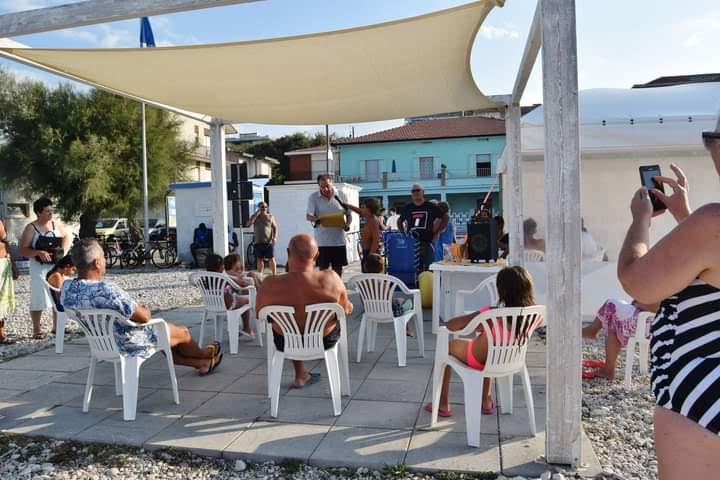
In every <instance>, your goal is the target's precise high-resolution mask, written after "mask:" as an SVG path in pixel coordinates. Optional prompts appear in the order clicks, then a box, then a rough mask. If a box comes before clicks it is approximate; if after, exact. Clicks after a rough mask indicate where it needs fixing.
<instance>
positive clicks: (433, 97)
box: [0, 0, 504, 124]
mask: <svg viewBox="0 0 720 480" xmlns="http://www.w3.org/2000/svg"><path fill="white" fill-rule="evenodd" d="M503 3H504V0H482V1H477V2H473V3H469V4H466V5H462V6H459V7H455V8H451V9H448V10H442V11H439V12H434V13H430V14H427V15H422V16H419V17H414V18H409V19H404V20H399V21H394V22H388V23H382V24H378V25H373V26H368V27H360V28H353V29H348V30H340V31H336V32H329V33H319V34H312V35H303V36H296V37H287V38H278V39H270V40H259V41H250V42H239V43H228V44H216V45H197V46H187V47H163V48H152V49H35V48H32V49H29V48H1V49H0V54H1V55H3V56H6V57H9V58H12V59H15V60H18V61H21V62H24V63H27V64H30V65H33V66H36V67H40V68H43V69H45V70H48V71H51V72H54V73H58V74H61V75H64V76H66V77H69V78H73V79H77V80H79V81H82V82H84V83H88V84H90V85H94V86H98V87H101V88H104V89H107V90H110V91H113V92H116V93H118V94H121V95H125V96H129V97H132V98H136V99H138V100H145V101H148V102H149V103H155V104H160V105H171V106H173V107H175V108H179V109H183V110H187V111H191V112H201V113H203V114H207V115H210V116H213V117H217V118H221V119H223V120H224V121H232V122H252V123H267V124H327V123H329V124H337V123H353V122H367V121H377V120H384V119H390V118H403V117H410V116H416V115H426V114H432V113H437V112H447V111H457V110H468V109H475V108H490V107H493V106H495V105H494V103H492V102H491V101H490V100H489V99H488V98H487V97H485V96H484V95H483V94H482V92H480V90H478V88H477V86H476V84H475V82H474V80H473V77H472V73H471V71H470V50H471V49H472V45H473V41H474V39H475V36H476V34H477V31H478V29H479V28H480V25H481V24H482V22H483V21H484V20H485V18H486V16H487V15H488V13H489V12H490V10H491V9H492V8H493V7H494V6H498V5H500V6H501V5H502V4H503Z"/></svg>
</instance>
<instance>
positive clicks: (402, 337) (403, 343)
mask: <svg viewBox="0 0 720 480" xmlns="http://www.w3.org/2000/svg"><path fill="white" fill-rule="evenodd" d="M393 326H394V327H395V347H396V348H397V357H398V367H405V366H407V335H406V334H405V321H404V320H402V319H400V318H396V319H395V320H394V321H393Z"/></svg>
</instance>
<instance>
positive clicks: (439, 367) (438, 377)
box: [430, 362, 445, 427]
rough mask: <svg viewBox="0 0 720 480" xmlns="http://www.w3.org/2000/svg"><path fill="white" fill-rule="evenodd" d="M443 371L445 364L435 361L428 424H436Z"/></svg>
mask: <svg viewBox="0 0 720 480" xmlns="http://www.w3.org/2000/svg"><path fill="white" fill-rule="evenodd" d="M444 371H445V364H443V363H441V362H435V366H434V367H433V390H432V414H431V417H430V426H431V427H435V426H436V425H437V419H438V410H439V409H440V393H441V389H442V377H443V372H444Z"/></svg>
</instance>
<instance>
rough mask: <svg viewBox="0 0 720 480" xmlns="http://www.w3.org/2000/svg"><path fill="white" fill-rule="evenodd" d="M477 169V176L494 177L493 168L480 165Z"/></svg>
mask: <svg viewBox="0 0 720 480" xmlns="http://www.w3.org/2000/svg"><path fill="white" fill-rule="evenodd" d="M476 171H477V175H476V176H477V177H492V168H487V167H478V168H477V169H476Z"/></svg>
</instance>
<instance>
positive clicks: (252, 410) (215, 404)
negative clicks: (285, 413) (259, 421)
mask: <svg viewBox="0 0 720 480" xmlns="http://www.w3.org/2000/svg"><path fill="white" fill-rule="evenodd" d="M181 393H182V392H181ZM180 401H181V402H182V398H181V399H180ZM269 408H270V401H269V399H268V398H267V395H247V394H240V393H218V394H217V395H215V396H214V397H213V398H211V399H210V400H208V401H207V402H205V403H203V404H202V405H200V406H199V407H198V408H196V409H195V410H193V411H191V412H190V413H189V415H190V416H193V417H218V418H233V419H237V420H248V421H249V420H255V419H256V418H258V417H260V415H262V414H264V413H265V412H266V411H267V410H268V409H269Z"/></svg>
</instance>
